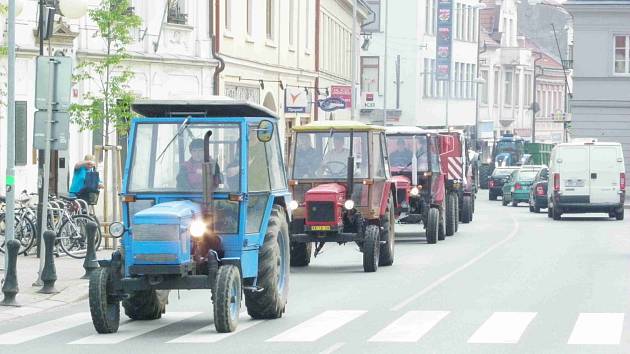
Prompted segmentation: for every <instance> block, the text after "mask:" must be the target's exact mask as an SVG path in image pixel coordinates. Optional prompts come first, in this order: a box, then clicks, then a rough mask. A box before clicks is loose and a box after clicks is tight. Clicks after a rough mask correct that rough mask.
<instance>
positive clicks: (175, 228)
mask: <svg viewBox="0 0 630 354" xmlns="http://www.w3.org/2000/svg"><path fill="white" fill-rule="evenodd" d="M132 234H133V239H134V241H178V240H179V234H180V231H179V225H177V224H170V225H156V224H136V225H134V226H133V228H132Z"/></svg>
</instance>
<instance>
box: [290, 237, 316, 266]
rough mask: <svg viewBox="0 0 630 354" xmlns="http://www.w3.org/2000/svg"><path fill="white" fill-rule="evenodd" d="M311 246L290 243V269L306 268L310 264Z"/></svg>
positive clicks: (309, 243)
mask: <svg viewBox="0 0 630 354" xmlns="http://www.w3.org/2000/svg"><path fill="white" fill-rule="evenodd" d="M312 254H313V244H312V243H311V242H304V243H298V242H291V267H306V266H308V265H309V264H310V263H311V255H312Z"/></svg>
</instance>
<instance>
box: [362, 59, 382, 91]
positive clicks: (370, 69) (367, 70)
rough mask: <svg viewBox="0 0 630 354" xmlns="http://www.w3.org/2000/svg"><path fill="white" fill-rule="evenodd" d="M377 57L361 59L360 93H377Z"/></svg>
mask: <svg viewBox="0 0 630 354" xmlns="http://www.w3.org/2000/svg"><path fill="white" fill-rule="evenodd" d="M378 90H379V57H361V92H378Z"/></svg>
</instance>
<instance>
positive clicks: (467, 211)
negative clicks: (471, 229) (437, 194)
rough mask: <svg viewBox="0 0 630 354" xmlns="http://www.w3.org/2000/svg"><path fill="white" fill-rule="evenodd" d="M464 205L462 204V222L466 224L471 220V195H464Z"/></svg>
mask: <svg viewBox="0 0 630 354" xmlns="http://www.w3.org/2000/svg"><path fill="white" fill-rule="evenodd" d="M463 204H464V205H462V207H463V210H462V222H463V223H464V224H468V223H469V222H471V221H472V196H470V195H465V196H464V203H463Z"/></svg>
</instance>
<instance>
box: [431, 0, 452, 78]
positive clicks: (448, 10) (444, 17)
mask: <svg viewBox="0 0 630 354" xmlns="http://www.w3.org/2000/svg"><path fill="white" fill-rule="evenodd" d="M435 42H436V43H435V48H436V53H435V64H436V65H435V68H436V73H435V75H436V79H437V80H439V81H449V80H450V79H451V58H452V54H453V53H452V50H453V0H438V7H437V36H436V39H435Z"/></svg>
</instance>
